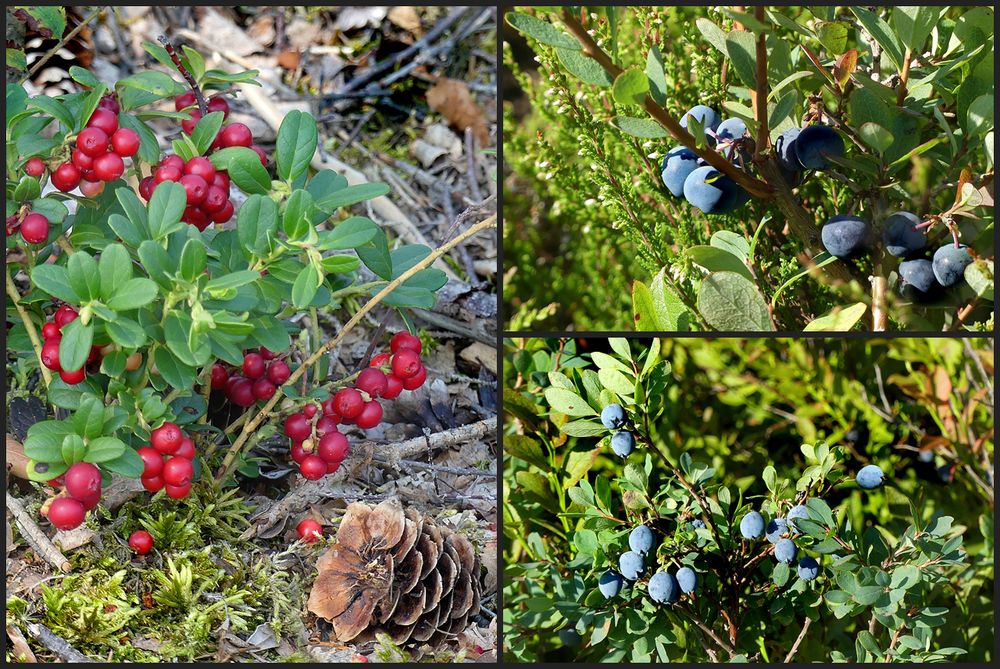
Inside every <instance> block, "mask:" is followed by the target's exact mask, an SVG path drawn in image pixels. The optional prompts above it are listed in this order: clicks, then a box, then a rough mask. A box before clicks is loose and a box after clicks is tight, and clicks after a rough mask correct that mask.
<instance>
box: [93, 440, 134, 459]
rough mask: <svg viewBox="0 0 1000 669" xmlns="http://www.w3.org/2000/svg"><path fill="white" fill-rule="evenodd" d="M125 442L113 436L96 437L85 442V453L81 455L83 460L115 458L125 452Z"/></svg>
mask: <svg viewBox="0 0 1000 669" xmlns="http://www.w3.org/2000/svg"><path fill="white" fill-rule="evenodd" d="M126 448H127V446H125V443H124V442H123V441H122V440H121V439H116V438H115V437H98V438H97V439H94V440H92V441H91V442H90V443H89V444H87V454H86V455H85V456H84V457H83V460H84V462H93V463H98V462H107V461H109V460H116V459H117V458H119V457H121V455H122V453H124V452H125V449H126Z"/></svg>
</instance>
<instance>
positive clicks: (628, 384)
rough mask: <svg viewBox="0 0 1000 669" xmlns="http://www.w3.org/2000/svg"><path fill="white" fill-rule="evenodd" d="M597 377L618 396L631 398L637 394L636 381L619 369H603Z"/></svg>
mask: <svg viewBox="0 0 1000 669" xmlns="http://www.w3.org/2000/svg"><path fill="white" fill-rule="evenodd" d="M597 376H598V378H600V379H601V384H602V385H603V386H604V387H605V388H607V389H608V390H610V391H612V392H614V393H617V394H618V395H625V396H629V395H632V393H634V392H635V381H634V380H632V379H630V378H629V377H628V376H626V375H625V374H623V373H622V372H620V371H618V370H617V369H611V368H610V367H605V368H602V369H600V370H599V371H598V372H597Z"/></svg>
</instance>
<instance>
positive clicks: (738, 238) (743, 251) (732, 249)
mask: <svg viewBox="0 0 1000 669" xmlns="http://www.w3.org/2000/svg"><path fill="white" fill-rule="evenodd" d="M709 244H711V245H712V246H714V247H715V248H718V249H722V250H723V251H728V252H729V253H732V254H733V255H734V256H736V257H737V258H739V260H740V262H741V263H746V262H747V260H748V259H749V257H750V242H748V241H747V240H746V239H745V238H744V237H743V236H742V235H739V234H737V233H735V232H730V231H729V230H719V231H717V232H716V233H714V234H713V235H712V239H711V241H710V242H709Z"/></svg>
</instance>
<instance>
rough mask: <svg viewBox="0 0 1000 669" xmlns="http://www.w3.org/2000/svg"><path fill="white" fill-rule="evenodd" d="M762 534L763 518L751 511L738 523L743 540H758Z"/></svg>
mask: <svg viewBox="0 0 1000 669" xmlns="http://www.w3.org/2000/svg"><path fill="white" fill-rule="evenodd" d="M763 533H764V516H762V515H760V514H759V513H758V512H756V511H751V512H750V513H748V514H747V515H745V516H743V520H741V521H740V534H742V535H743V538H744V539H759V538H760V535H761V534H763Z"/></svg>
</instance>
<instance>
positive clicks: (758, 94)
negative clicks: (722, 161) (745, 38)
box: [753, 5, 771, 161]
mask: <svg viewBox="0 0 1000 669" xmlns="http://www.w3.org/2000/svg"><path fill="white" fill-rule="evenodd" d="M754 18H756V19H757V20H758V21H759V22H761V23H763V22H764V6H763V5H757V6H756V7H754ZM766 40H767V32H766V31H763V30H762V31H761V33H760V35H758V36H757V88H756V91H755V96H754V101H753V102H754V109H753V113H754V118H755V119H756V120H757V145H756V146H755V147H754V160H755V161H759V160H760V153H761V151H765V150H766V149H767V148H768V145H769V144H770V137H771V136H770V133H769V132H768V127H767V43H766Z"/></svg>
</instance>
